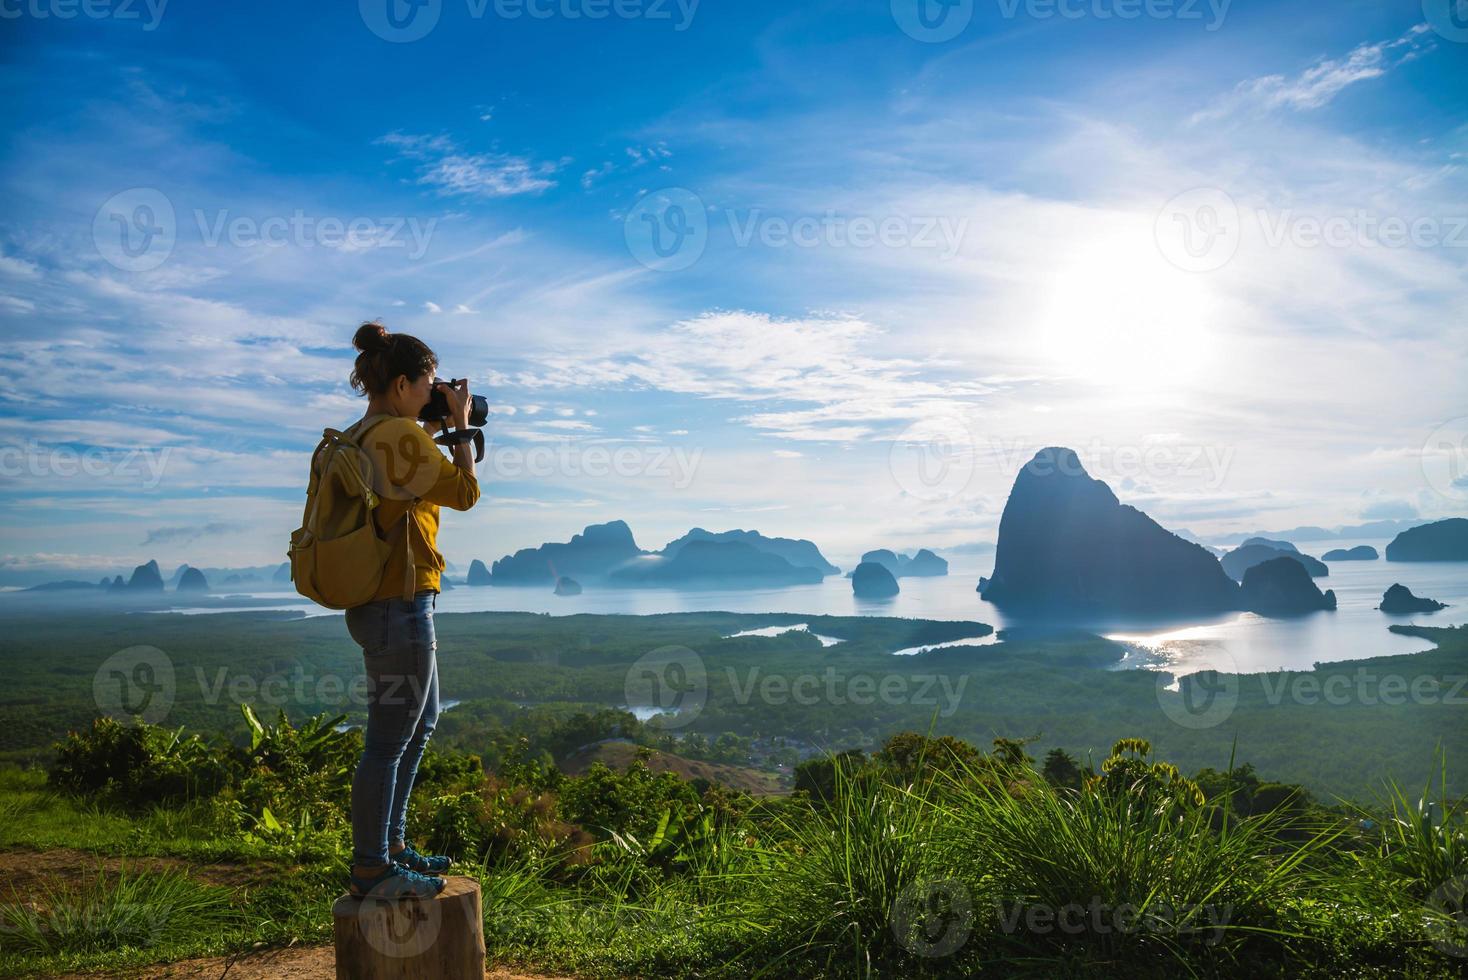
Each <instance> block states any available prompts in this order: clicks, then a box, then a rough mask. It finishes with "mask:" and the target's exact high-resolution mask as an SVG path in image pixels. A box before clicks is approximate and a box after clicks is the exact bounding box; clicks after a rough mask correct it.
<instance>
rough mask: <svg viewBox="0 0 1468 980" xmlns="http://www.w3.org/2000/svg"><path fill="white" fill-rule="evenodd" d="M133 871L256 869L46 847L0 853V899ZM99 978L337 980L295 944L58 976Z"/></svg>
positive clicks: (239, 880) (527, 979) (211, 875)
mask: <svg viewBox="0 0 1468 980" xmlns="http://www.w3.org/2000/svg"><path fill="white" fill-rule="evenodd" d="M124 866H125V867H127V868H129V869H132V870H134V871H139V870H143V871H164V870H169V869H178V870H181V871H187V872H188V873H189V874H190V875H191V876H193V877H195V878H198V879H200V880H201V881H206V882H208V883H210V884H213V885H227V886H239V885H245V884H249V883H250V882H252V881H254V880H256V878H257V873H256V872H253V871H252V870H251V869H249V868H247V867H242V866H240V865H231V864H193V863H190V862H188V861H184V860H180V859H178V858H160V857H121V858H120V857H102V856H100V855H96V854H88V853H87V852H85V851H77V850H72V849H70V848H57V849H55V850H50V851H0V881H3V882H4V884H3V885H0V901H13V900H14V898H15V896H16V895H18V894H29V893H31V892H32V891H33V890H34V889H35V888H36V887H38V886H41V885H49V886H50V887H52V888H55V887H56V886H57V884H58V883H60V882H62V881H79V880H81V879H83V878H85V877H88V876H90V875H95V874H96V873H97V870H98V869H99V868H101V869H104V870H106V871H107V872H108V873H109V874H111V873H116V872H117V871H119V870H121V869H122V868H123V867H124ZM484 976H485V980H574V978H572V977H556V976H550V975H546V974H527V973H517V972H514V971H511V970H504V969H498V968H491V969H490V970H489V971H488V972H487V973H485V975H484ZM100 977H126V978H129V980H154V978H160V980H161V978H169V980H182V978H184V977H193V978H206V977H207V978H212V980H221V978H228V980H335V978H336V956H335V953H334V952H333V950H332V948H331V947H330V946H295V947H291V948H287V949H269V950H262V951H260V952H258V953H248V954H242V955H238V956H213V957H205V958H201V959H193V960H180V961H179V962H177V963H169V964H166V965H162V966H150V967H141V968H137V969H133V970H127V971H110V972H103V973H85V974H66V975H64V977H63V978H62V980H97V978H100Z"/></svg>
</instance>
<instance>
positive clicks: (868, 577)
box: [851, 561, 900, 599]
mask: <svg viewBox="0 0 1468 980" xmlns="http://www.w3.org/2000/svg"><path fill="white" fill-rule="evenodd" d="M851 591H852V593H853V594H854V595H855V596H856V597H857V598H858V599H889V598H891V597H892V596H895V595H896V594H897V593H898V592H899V591H900V590H899V588H898V586H897V579H896V577H895V576H893V574H892V572H891V571H889V570H888V569H887V566H885V565H882V564H880V563H878V562H874V561H864V562H862V563H861V564H860V565H857V566H856V569H855V570H854V571H853V572H852V573H851Z"/></svg>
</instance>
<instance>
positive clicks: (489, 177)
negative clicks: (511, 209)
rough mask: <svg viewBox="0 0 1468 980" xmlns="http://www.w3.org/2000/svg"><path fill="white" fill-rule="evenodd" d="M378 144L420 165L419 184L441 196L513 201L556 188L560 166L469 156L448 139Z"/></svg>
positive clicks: (392, 137)
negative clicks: (388, 147)
mask: <svg viewBox="0 0 1468 980" xmlns="http://www.w3.org/2000/svg"><path fill="white" fill-rule="evenodd" d="M377 142H378V143H379V144H381V145H383V146H390V147H393V148H394V149H395V150H397V152H398V155H399V157H400V158H403V159H407V160H412V161H414V162H415V163H416V164H417V165H418V178H417V182H418V183H419V184H423V185H425V186H428V187H432V188H434V189H435V190H436V191H437V192H438V193H439V194H441V195H462V196H466V197H489V198H493V197H511V196H513V195H516V194H535V193H538V192H540V191H543V190H547V189H548V188H551V187H554V186H556V182H555V181H554V180H552V179H551V176H552V175H553V174H554V173H555V172H556V171H557V170H558V169H559V166H560V165H559V164H555V163H536V162H534V161H533V160H530V159H529V158H527V157H521V156H514V155H512V154H508V153H469V152H466V151H464V150H463V149H461V148H460V147H459V146H458V145H457V144H456V143H455V142H454V141H453V140H451V139H450V138H449V137H447V136H415V135H411V134H404V133H389V134H388V135H386V136H383V137H381V138H380V139H378V140H377Z"/></svg>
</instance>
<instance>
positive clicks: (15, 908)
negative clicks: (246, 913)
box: [0, 871, 235, 954]
mask: <svg viewBox="0 0 1468 980" xmlns="http://www.w3.org/2000/svg"><path fill="white" fill-rule="evenodd" d="M234 919H235V914H234V912H233V910H232V908H231V903H230V900H229V894H228V892H227V891H226V890H224V889H221V888H214V887H210V886H208V885H203V884H200V883H199V882H197V881H195V880H193V879H191V878H189V877H188V876H187V875H185V874H183V873H182V872H179V871H162V872H140V871H122V872H120V873H118V874H115V875H111V874H107V873H103V872H99V873H98V874H96V875H95V876H91V877H88V878H86V879H84V880H82V881H80V882H65V883H62V884H59V885H47V884H43V885H42V886H41V888H40V891H39V893H37V894H36V895H35V896H34V898H33V899H32V900H30V901H24V902H8V903H5V904H0V924H3V927H4V928H3V929H0V950H3V951H5V952H7V953H21V954H62V953H104V952H115V951H120V950H124V949H150V948H166V947H168V946H170V945H172V944H174V943H178V942H181V941H185V940H191V939H195V938H197V937H199V936H201V935H207V934H210V933H217V932H218V930H219V929H220V928H221V927H222V926H224V925H226V924H228V923H230V922H232V921H234Z"/></svg>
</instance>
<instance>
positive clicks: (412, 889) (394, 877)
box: [348, 861, 448, 900]
mask: <svg viewBox="0 0 1468 980" xmlns="http://www.w3.org/2000/svg"><path fill="white" fill-rule="evenodd" d="M447 884H448V882H446V881H444V880H443V879H442V878H437V877H434V876H431V875H423V874H419V873H418V872H416V871H414V870H412V869H411V868H407V867H405V866H403V865H401V864H395V863H394V862H392V861H389V862H388V863H387V867H385V868H384V869H383V871H382V874H380V875H375V876H373V877H371V878H360V877H358V876H357V873H356V871H355V870H353V872H352V883H351V886H350V887H349V888H348V892H349V893H350V894H351V896H352V897H353V898H377V899H387V900H392V899H396V898H432V897H433V896H435V895H437V894H438V893H439V892H441V891H443V889H444V886H445V885H447Z"/></svg>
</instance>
